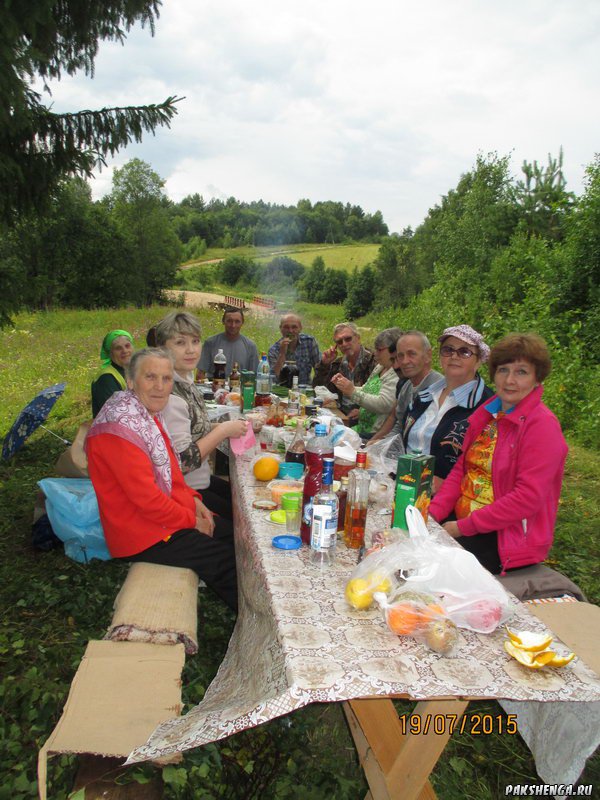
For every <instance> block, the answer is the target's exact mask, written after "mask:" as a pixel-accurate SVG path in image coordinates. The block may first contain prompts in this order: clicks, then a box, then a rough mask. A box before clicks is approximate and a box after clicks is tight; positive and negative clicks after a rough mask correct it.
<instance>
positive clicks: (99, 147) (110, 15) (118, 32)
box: [0, 0, 180, 222]
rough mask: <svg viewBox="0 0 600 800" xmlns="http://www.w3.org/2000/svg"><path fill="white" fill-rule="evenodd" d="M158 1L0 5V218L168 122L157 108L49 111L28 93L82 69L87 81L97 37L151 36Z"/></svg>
mask: <svg viewBox="0 0 600 800" xmlns="http://www.w3.org/2000/svg"><path fill="white" fill-rule="evenodd" d="M159 6H160V2H159V1H158V0H108V1H101V0H28V1H27V2H26V3H25V2H23V1H22V0H4V2H3V3H2V4H1V5H0V182H1V184H2V186H3V192H2V193H1V194H0V220H2V221H4V222H10V221H12V220H14V219H15V218H16V217H18V216H19V215H20V214H22V213H24V212H27V211H30V210H32V209H33V210H37V209H39V208H41V207H42V206H43V204H44V202H45V201H46V200H47V199H48V197H49V196H50V195H51V193H52V192H53V190H54V188H55V187H56V186H57V184H58V183H59V182H60V180H61V179H63V178H64V177H67V176H69V175H75V174H79V175H86V176H90V175H91V172H92V170H93V168H94V167H95V166H97V165H98V164H102V163H105V158H106V156H108V155H114V154H115V153H116V152H117V150H119V149H120V148H122V147H124V146H125V145H127V144H129V143H130V142H132V141H136V142H139V141H140V140H141V138H142V135H143V133H144V132H145V131H150V132H153V131H154V130H155V128H156V127H158V126H159V125H167V126H168V125H169V123H170V120H171V119H172V118H173V116H174V115H175V114H176V113H177V109H176V107H175V104H176V103H177V101H178V99H180V98H177V97H175V96H171V97H168V98H167V99H166V100H165V101H163V102H162V103H159V104H156V105H146V106H128V107H123V108H103V109H100V110H98V111H92V110H84V111H80V112H77V113H67V114H56V113H54V112H53V111H51V110H50V108H48V107H47V105H45V104H44V102H42V96H41V95H40V94H39V93H38V92H36V91H35V90H34V89H33V88H32V83H33V81H34V80H35V79H36V78H41V79H42V81H43V83H44V89H45V91H47V92H48V94H50V88H49V86H48V83H47V82H48V81H49V80H57V79H60V78H61V76H62V75H63V74H68V75H73V74H74V73H75V72H77V71H79V70H84V72H85V73H86V74H87V75H90V76H93V72H94V60H95V57H96V55H97V53H98V47H99V43H100V41H101V40H112V41H119V42H123V41H124V40H125V38H126V33H127V32H128V31H129V30H130V29H131V27H132V26H133V25H134V24H135V23H136V22H140V23H141V24H142V26H148V27H149V28H150V30H151V32H152V33H153V32H154V25H155V21H156V19H157V18H158V8H159Z"/></svg>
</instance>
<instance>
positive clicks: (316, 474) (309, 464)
mask: <svg viewBox="0 0 600 800" xmlns="http://www.w3.org/2000/svg"><path fill="white" fill-rule="evenodd" d="M324 458H333V445H332V444H331V439H330V438H329V437H328V436H327V427H326V426H325V425H317V426H316V427H315V434H314V436H311V438H310V439H309V440H308V441H307V443H306V447H305V452H304V464H305V466H306V468H307V470H308V472H307V475H306V477H305V479H304V493H303V495H302V525H301V528H300V535H301V536H302V541H303V542H304V543H305V544H310V528H311V523H312V506H313V498H314V496H315V495H316V494H317V492H318V491H319V489H320V488H321V477H322V473H323V459H324Z"/></svg>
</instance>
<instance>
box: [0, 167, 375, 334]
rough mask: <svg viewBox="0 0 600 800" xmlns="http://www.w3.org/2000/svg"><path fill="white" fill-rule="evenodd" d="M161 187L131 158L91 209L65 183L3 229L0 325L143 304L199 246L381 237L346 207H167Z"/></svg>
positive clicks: (191, 201) (78, 188)
mask: <svg viewBox="0 0 600 800" xmlns="http://www.w3.org/2000/svg"><path fill="white" fill-rule="evenodd" d="M163 187H164V181H163V180H162V179H161V177H160V176H159V175H158V174H157V173H156V172H154V170H153V169H152V168H151V166H150V165H149V164H147V163H146V162H144V161H141V160H140V159H132V160H131V161H129V162H127V164H125V165H124V166H123V167H122V168H121V169H116V170H115V171H114V174H113V184H112V190H111V192H110V193H109V194H108V195H107V196H106V197H105V198H103V199H102V200H101V201H97V202H93V201H92V198H91V192H90V188H89V185H88V184H87V183H86V182H85V181H83V180H81V179H78V178H74V179H69V180H64V181H62V182H61V183H60V184H59V186H58V188H57V189H56V190H55V191H54V192H53V193H52V195H51V197H50V198H49V200H48V202H47V204H46V207H45V210H44V211H43V212H38V213H30V214H25V215H21V216H20V217H19V218H17V219H16V220H15V221H13V222H12V223H10V224H6V223H4V224H3V226H2V227H1V228H0V282H1V284H2V286H3V287H4V290H3V292H2V294H1V296H0V323H4V324H7V323H8V322H9V321H10V314H11V313H15V312H16V311H18V310H19V309H21V308H29V309H47V308H53V307H60V306H66V307H74V306H75V307H81V308H95V307H100V306H119V305H122V304H124V303H132V304H135V305H144V304H148V303H151V302H153V301H155V300H159V299H160V296H161V292H162V291H163V289H165V288H167V287H169V286H172V285H173V283H174V281H175V275H176V272H177V268H178V266H179V264H180V263H181V262H182V261H185V260H190V259H193V258H197V257H199V256H201V255H202V254H203V253H204V252H206V249H207V248H208V247H221V248H226V249H229V248H232V247H236V246H238V245H242V244H247V245H282V244H290V243H296V242H314V243H325V242H336V243H340V242H348V241H365V242H379V241H381V239H382V238H384V237H385V236H387V234H388V228H387V225H386V224H385V222H384V221H383V217H382V215H381V212H380V211H376V212H375V213H373V214H368V213H366V212H365V211H363V209H362V208H361V207H360V206H357V205H351V204H349V203H346V204H343V203H339V202H333V201H325V202H318V203H314V204H313V203H311V202H310V201H309V200H300V201H299V202H298V203H297V205H295V206H282V205H277V204H272V203H265V202H263V201H261V200H259V201H256V202H252V203H244V202H240V201H238V200H236V199H235V198H233V197H231V198H229V199H228V200H226V201H222V200H218V199H212V200H210V201H208V202H205V201H204V199H203V198H202V197H201V196H200V195H198V194H194V195H190V196H189V197H186V198H184V199H183V200H182V201H181V202H180V203H174V202H173V201H171V200H170V199H169V198H168V197H167V195H166V194H165V192H164V188H163ZM283 274H284V275H285V273H283ZM338 280H339V279H338ZM338 294H339V292H338Z"/></svg>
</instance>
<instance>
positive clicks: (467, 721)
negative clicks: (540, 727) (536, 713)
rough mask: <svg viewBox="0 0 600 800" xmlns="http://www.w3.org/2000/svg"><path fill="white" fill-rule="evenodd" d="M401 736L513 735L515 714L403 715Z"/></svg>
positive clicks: (515, 727) (515, 729)
mask: <svg viewBox="0 0 600 800" xmlns="http://www.w3.org/2000/svg"><path fill="white" fill-rule="evenodd" d="M398 720H399V722H400V730H401V732H402V734H403V735H407V734H413V735H414V736H419V735H423V736H427V734H429V733H434V734H437V735H438V736H452V734H453V733H458V734H462V733H467V734H470V735H471V736H486V735H490V734H492V733H496V734H503V733H507V734H509V735H513V734H515V733H517V717H516V715H515V714H507V715H505V714H463V715H462V716H460V717H459V716H458V714H422V715H421V714H403V715H402V716H400V717H398Z"/></svg>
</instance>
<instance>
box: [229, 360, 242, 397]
mask: <svg viewBox="0 0 600 800" xmlns="http://www.w3.org/2000/svg"><path fill="white" fill-rule="evenodd" d="M240 385H241V376H240V366H239V364H238V363H237V361H234V362H233V369H232V370H231V375H230V376H229V386H230V388H231V391H232V392H239V391H240Z"/></svg>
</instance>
